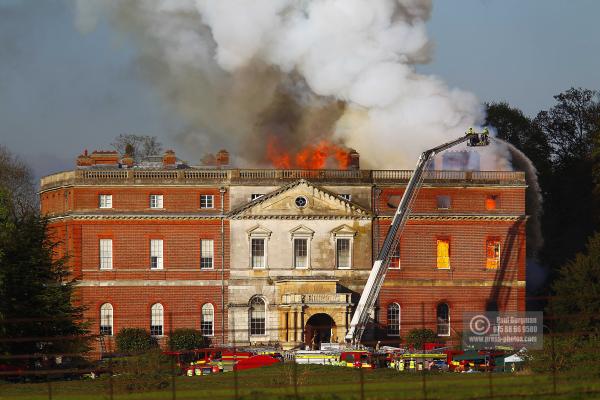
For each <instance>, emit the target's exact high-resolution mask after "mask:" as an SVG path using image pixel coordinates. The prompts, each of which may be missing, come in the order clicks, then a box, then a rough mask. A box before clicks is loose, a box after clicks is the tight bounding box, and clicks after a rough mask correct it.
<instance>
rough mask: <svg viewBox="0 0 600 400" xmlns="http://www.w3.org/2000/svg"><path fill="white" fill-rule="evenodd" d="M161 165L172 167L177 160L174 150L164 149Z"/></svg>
mask: <svg viewBox="0 0 600 400" xmlns="http://www.w3.org/2000/svg"><path fill="white" fill-rule="evenodd" d="M162 162H163V167H174V166H175V163H176V162H177V157H176V156H175V152H174V151H173V150H167V151H165V154H163V159H162Z"/></svg>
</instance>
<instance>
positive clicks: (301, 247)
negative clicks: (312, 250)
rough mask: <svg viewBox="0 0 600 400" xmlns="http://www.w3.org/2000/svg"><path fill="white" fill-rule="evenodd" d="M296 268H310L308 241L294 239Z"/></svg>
mask: <svg viewBox="0 0 600 400" xmlns="http://www.w3.org/2000/svg"><path fill="white" fill-rule="evenodd" d="M294 268H308V239H294Z"/></svg>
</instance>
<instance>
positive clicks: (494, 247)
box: [485, 239, 500, 269]
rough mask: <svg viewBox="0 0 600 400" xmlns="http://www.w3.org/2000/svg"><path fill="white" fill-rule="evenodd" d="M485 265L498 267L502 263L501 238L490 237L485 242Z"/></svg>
mask: <svg viewBox="0 0 600 400" xmlns="http://www.w3.org/2000/svg"><path fill="white" fill-rule="evenodd" d="M485 253H486V254H485V267H486V268H487V269H497V268H498V266H499V265H500V240H498V239H488V240H487V241H486V243H485Z"/></svg>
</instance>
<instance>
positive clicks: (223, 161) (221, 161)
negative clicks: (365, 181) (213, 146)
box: [217, 150, 229, 167]
mask: <svg viewBox="0 0 600 400" xmlns="http://www.w3.org/2000/svg"><path fill="white" fill-rule="evenodd" d="M228 165H229V152H228V151H227V150H219V152H218V153H217V166H219V167H226V166H228Z"/></svg>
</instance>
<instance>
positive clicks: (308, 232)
mask: <svg viewBox="0 0 600 400" xmlns="http://www.w3.org/2000/svg"><path fill="white" fill-rule="evenodd" d="M314 234H315V231H313V230H312V229H310V228H307V227H306V226H304V225H298V226H297V227H295V228H294V229H291V230H290V235H291V236H310V237H312V236H313V235H314Z"/></svg>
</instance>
